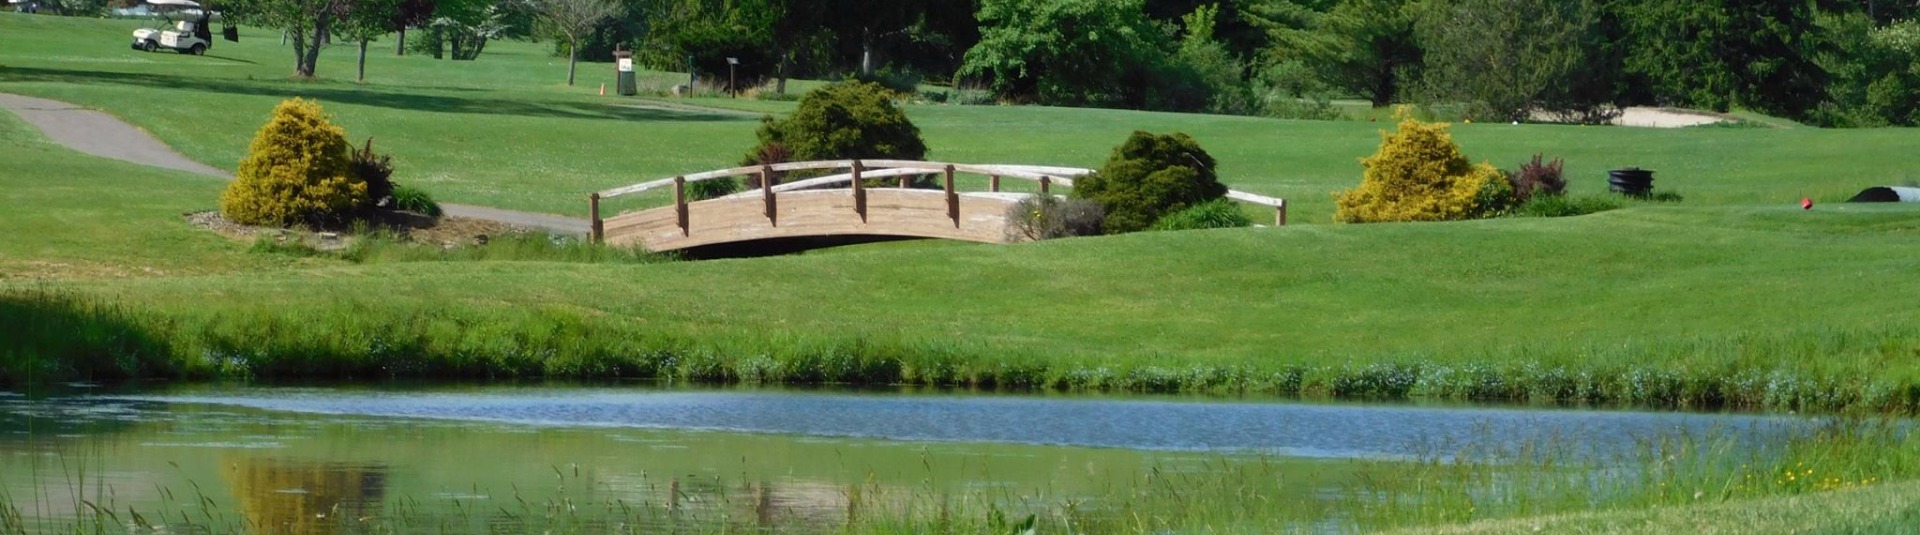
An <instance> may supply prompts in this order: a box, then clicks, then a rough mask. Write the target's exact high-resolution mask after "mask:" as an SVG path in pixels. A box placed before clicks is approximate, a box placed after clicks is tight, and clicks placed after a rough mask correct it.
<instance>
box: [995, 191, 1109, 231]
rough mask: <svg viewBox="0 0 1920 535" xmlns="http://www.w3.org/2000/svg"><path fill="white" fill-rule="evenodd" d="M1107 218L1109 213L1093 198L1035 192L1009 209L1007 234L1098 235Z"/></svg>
mask: <svg viewBox="0 0 1920 535" xmlns="http://www.w3.org/2000/svg"><path fill="white" fill-rule="evenodd" d="M1104 219H1106V212H1105V211H1104V210H1102V209H1101V208H1100V205H1099V204H1098V203H1095V202H1093V201H1089V200H1086V199H1063V198H1060V197H1055V196H1052V195H1035V196H1031V197H1027V198H1025V199H1021V200H1020V202H1019V203H1015V204H1014V205H1013V206H1011V207H1008V208H1007V234H1008V236H1007V237H1008V238H1011V239H1015V240H1029V241H1038V240H1050V239H1054V238H1069V237H1073V236H1095V235H1099V234H1100V225H1101V222H1102V220H1104Z"/></svg>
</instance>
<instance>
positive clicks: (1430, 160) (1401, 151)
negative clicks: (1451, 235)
mask: <svg viewBox="0 0 1920 535" xmlns="http://www.w3.org/2000/svg"><path fill="white" fill-rule="evenodd" d="M1380 137H1381V142H1380V150H1379V151H1378V152H1375V153H1374V154H1373V155H1372V156H1368V157H1367V158H1366V159H1363V160H1361V161H1360V163H1361V165H1362V166H1364V167H1366V174H1365V177H1364V178H1363V179H1361V181H1360V187H1358V188H1354V189H1351V190H1347V191H1342V192H1339V193H1337V194H1335V201H1336V203H1337V204H1338V209H1337V210H1336V211H1335V213H1334V218H1335V219H1337V220H1339V221H1340V222H1343V223H1374V222H1388V221H1455V220H1462V219H1473V218H1479V217H1488V216H1493V215H1498V214H1499V213H1500V212H1502V211H1504V210H1505V209H1506V208H1507V207H1508V206H1509V205H1510V204H1511V202H1512V198H1513V186H1512V185H1511V184H1509V183H1508V182H1507V179H1506V175H1505V174H1504V173H1501V172H1500V170H1499V169H1495V168H1494V167H1493V166H1492V165H1489V164H1485V163H1481V164H1473V163H1471V162H1469V161H1468V160H1467V157H1466V155H1464V154H1461V153H1460V146H1459V145H1456V144H1454V142H1453V135H1452V134H1450V133H1448V132H1447V125H1446V124H1443V123H1428V122H1422V121H1420V120H1417V119H1414V118H1413V117H1412V116H1411V115H1409V114H1407V113H1404V112H1403V113H1401V114H1400V126H1399V128H1398V129H1397V130H1396V131H1395V132H1393V133H1390V134H1389V133H1384V132H1383V133H1381V136H1380Z"/></svg>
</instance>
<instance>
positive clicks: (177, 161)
mask: <svg viewBox="0 0 1920 535" xmlns="http://www.w3.org/2000/svg"><path fill="white" fill-rule="evenodd" d="M0 108H5V109H6V110H7V111H11V112H13V113H15V114H17V115H19V116H20V118H22V119H26V121H27V123H28V124H32V125H33V126H35V127H37V128H39V129H40V131H42V132H45V133H46V134H47V137H48V138H52V139H53V141H54V142H55V143H59V144H61V145H65V146H67V147H68V148H71V149H73V150H77V151H80V152H84V153H87V154H92V155H95V156H100V157H103V158H112V159H115V160H121V161H127V162H133V163H137V164H141V165H148V166H153V167H163V168H167V169H174V170H179V171H186V172H189V173H196V174H201V175H206V176H212V177H219V178H223V179H226V180H233V173H230V172H227V171H226V170H224V169H219V168H215V167H210V166H207V165H205V164H202V163H200V162H196V161H193V160H189V159H187V157H185V156H181V155H180V153H178V152H174V151H173V148H171V147H168V146H167V145H166V144H165V143H161V142H160V140H158V139H154V137H153V136H151V135H148V134H147V132H146V131H144V130H141V129H139V128H137V127H135V126H133V125H131V124H127V123H126V121H121V120H120V119H118V118H115V117H114V116H112V115H108V114H106V113H103V112H99V111H94V110H89V109H85V108H81V107H79V106H75V105H73V104H68V103H65V102H60V101H57V100H47V99H44V98H34V97H27V96H21V95H14V94H9V93H0ZM440 207H441V208H442V209H444V210H446V213H447V215H450V216H454V217H465V218H471V219H482V220H487V221H493V222H497V223H504V224H508V225H513V226H517V227H530V228H538V229H542V230H547V231H550V232H558V233H563V234H576V235H585V234H586V233H587V226H588V225H587V220H585V219H581V218H576V217H567V216H561V215H554V214H541V213H534V212H521V211H516V210H504V209H500V208H489V207H485V206H470V205H464V204H444V203H443V204H441V205H440Z"/></svg>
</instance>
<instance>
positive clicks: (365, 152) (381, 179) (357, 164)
mask: <svg viewBox="0 0 1920 535" xmlns="http://www.w3.org/2000/svg"><path fill="white" fill-rule="evenodd" d="M352 150H353V152H352V153H351V154H349V155H348V156H347V169H349V170H351V171H352V172H353V176H356V177H359V178H360V181H362V182H366V183H367V205H368V206H369V207H374V208H378V207H383V206H392V203H384V204H383V203H382V201H387V200H388V199H387V197H389V196H392V195H393V158H392V157H389V156H387V155H385V154H379V153H375V152H373V138H371V137H369V138H367V143H366V145H365V146H362V147H361V148H357V149H352Z"/></svg>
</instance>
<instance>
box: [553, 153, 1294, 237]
mask: <svg viewBox="0 0 1920 535" xmlns="http://www.w3.org/2000/svg"><path fill="white" fill-rule="evenodd" d="M840 169H845V170H847V172H845V173H836V174H831V175H826V176H820V177H815V178H809V179H805V180H797V181H793V182H788V183H784V184H772V183H771V180H772V178H773V176H774V174H775V173H783V172H789V171H812V170H827V171H832V170H840ZM1092 172H1093V170H1092V169H1085V168H1079V167H1054V166H1042V165H998V164H989V165H979V164H960V163H946V162H924V161H915V160H822V161H811V162H786V163H777V164H772V165H756V166H746V167H734V168H729V169H718V170H713V171H707V172H703V173H694V174H689V175H680V176H675V177H671V178H663V179H659V180H652V181H647V182H641V183H639V184H633V185H630V186H622V187H618V188H613V189H609V190H605V191H600V192H596V193H593V194H590V195H588V196H587V199H588V202H589V212H590V217H591V219H592V238H593V240H594V241H595V242H600V241H602V240H604V239H605V237H606V231H605V228H606V226H605V223H606V222H605V220H604V219H602V218H601V217H600V201H601V200H602V199H610V198H614V197H621V196H626V195H637V194H641V193H645V192H648V191H653V190H657V189H663V188H668V187H671V188H673V205H674V210H675V212H676V213H677V214H678V219H679V226H680V230H681V232H683V233H685V232H689V231H690V228H689V226H688V223H687V205H688V204H689V201H688V200H687V193H686V185H687V184H690V183H694V182H702V181H707V180H722V179H726V180H731V179H733V178H734V177H738V176H754V177H757V180H756V182H759V183H760V187H758V188H755V189H753V190H749V191H746V192H741V193H736V194H733V195H728V196H725V197H722V198H728V199H737V198H748V197H754V196H759V197H762V198H764V199H765V200H766V212H767V213H766V216H767V218H768V219H769V220H771V219H773V218H774V217H775V206H776V205H775V198H776V197H775V194H776V193H779V192H784V191H796V190H807V189H817V188H821V187H825V186H833V185H837V184H841V183H846V184H851V185H852V191H853V195H854V198H855V204H856V206H860V207H864V206H865V204H866V203H865V202H864V201H865V197H866V195H865V193H866V192H865V186H864V185H863V183H862V182H861V181H862V180H867V179H874V178H894V177H897V178H899V180H900V181H899V187H901V188H906V187H908V184H909V181H910V180H911V177H914V176H919V175H928V174H939V175H943V176H944V178H945V180H944V181H943V182H944V184H943V189H945V190H946V196H947V215H948V217H950V218H953V219H954V220H955V221H956V222H958V220H959V217H960V211H959V207H960V202H959V196H958V195H959V193H958V192H956V191H954V188H953V176H954V174H955V173H968V174H976V175H985V176H986V177H987V178H988V191H991V192H999V191H1000V179H1001V178H1002V177H1006V178H1016V179H1024V180H1029V181H1033V182H1037V183H1039V185H1040V193H1041V194H1042V195H1046V194H1050V193H1051V192H1052V186H1053V185H1054V184H1059V185H1061V186H1066V187H1073V179H1074V178H1075V177H1079V176H1082V175H1086V174H1090V173H1092ZM1227 198H1229V199H1233V200H1237V201H1241V202H1246V203H1252V204H1259V205H1264V206H1271V207H1273V208H1274V219H1273V223H1274V225H1275V226H1284V225H1286V224H1287V201H1286V199H1283V198H1279V197H1268V196H1265V195H1259V194H1255V193H1247V192H1244V191H1237V190H1227Z"/></svg>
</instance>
